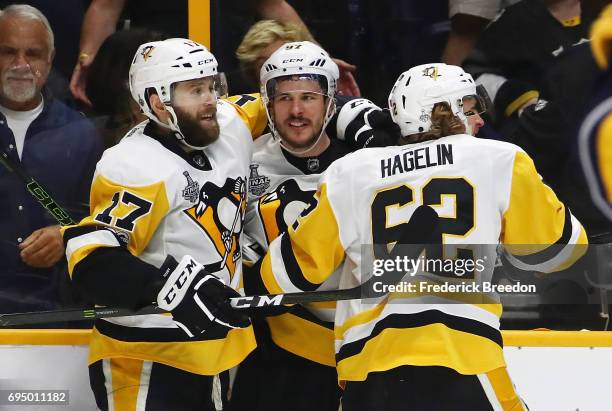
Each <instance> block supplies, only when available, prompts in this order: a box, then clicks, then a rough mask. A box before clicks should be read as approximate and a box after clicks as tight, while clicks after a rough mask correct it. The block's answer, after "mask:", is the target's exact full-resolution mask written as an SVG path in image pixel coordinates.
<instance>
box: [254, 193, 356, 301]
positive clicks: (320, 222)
mask: <svg viewBox="0 0 612 411" xmlns="http://www.w3.org/2000/svg"><path fill="white" fill-rule="evenodd" d="M316 197H317V206H316V207H314V208H312V209H311V210H309V209H306V210H305V211H304V213H303V214H302V215H301V216H300V217H298V220H297V221H296V222H295V223H294V224H293V225H292V226H291V227H290V228H289V229H288V230H287V232H285V233H283V234H281V235H280V236H279V237H277V238H276V239H275V240H274V241H272V243H270V247H269V249H268V253H267V254H266V255H265V257H264V258H263V259H262V260H261V266H260V274H261V279H262V281H263V284H264V286H265V288H266V289H267V291H269V292H270V293H286V292H301V291H313V290H315V289H317V288H318V287H319V285H320V284H321V283H323V282H324V281H325V280H326V279H327V278H328V277H330V276H331V275H332V273H333V272H334V271H335V270H336V269H337V268H338V267H339V266H340V264H341V263H342V262H343V261H344V257H345V247H344V246H343V245H342V242H341V240H340V230H339V226H338V218H337V217H336V213H335V211H334V209H333V207H332V204H331V202H330V201H329V198H328V196H327V185H326V184H325V182H323V183H322V184H321V185H320V186H319V190H318V191H317V194H316Z"/></svg>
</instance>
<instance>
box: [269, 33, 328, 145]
mask: <svg viewBox="0 0 612 411" xmlns="http://www.w3.org/2000/svg"><path fill="white" fill-rule="evenodd" d="M339 75H340V74H339V70H338V66H337V65H336V63H335V62H334V61H333V60H332V58H331V57H330V56H329V54H328V53H327V52H326V51H325V50H323V49H322V48H321V47H319V46H317V45H316V44H314V43H312V42H310V41H296V42H292V43H286V44H284V45H282V46H281V47H280V48H279V49H278V50H276V51H275V52H274V53H272V55H271V56H270V57H269V58H268V60H266V61H265V62H264V64H263V66H262V67H261V73H260V82H261V96H262V99H263V102H264V106H265V107H266V114H267V115H268V121H269V125H270V130H271V131H272V134H274V135H275V136H278V133H277V130H276V127H275V124H274V119H273V118H272V116H271V113H270V109H269V103H270V101H271V100H272V99H273V98H274V94H275V92H276V86H277V84H278V82H279V81H280V80H283V79H290V78H292V77H293V78H296V79H300V80H302V79H304V80H315V81H318V82H319V84H320V85H321V89H322V90H323V94H324V95H325V96H326V97H328V102H327V108H326V112H325V119H324V122H323V128H322V130H321V134H320V135H319V138H320V137H321V135H323V131H324V130H325V127H326V126H327V124H328V123H329V121H330V120H331V118H332V116H333V115H334V112H335V96H336V88H337V81H338V77H339ZM318 140H319V139H317V140H316V141H315V142H314V143H313V145H312V146H314V145H316V142H317V141H318ZM281 142H282V139H281ZM285 148H287V147H285ZM308 150H309V149H307V150H304V151H303V152H306V151H308ZM289 151H291V150H289Z"/></svg>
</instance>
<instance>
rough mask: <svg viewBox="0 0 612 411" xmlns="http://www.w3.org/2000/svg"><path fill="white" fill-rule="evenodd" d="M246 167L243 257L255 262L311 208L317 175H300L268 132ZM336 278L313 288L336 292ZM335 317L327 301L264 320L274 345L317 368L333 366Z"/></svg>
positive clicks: (331, 303)
mask: <svg viewBox="0 0 612 411" xmlns="http://www.w3.org/2000/svg"><path fill="white" fill-rule="evenodd" d="M343 154H344V153H343ZM334 160H335V159H334ZM313 161H318V160H313ZM250 167H251V170H250V176H249V189H248V190H249V196H248V206H247V212H246V220H245V226H244V227H245V228H244V233H245V239H244V242H243V250H244V255H245V259H246V260H251V261H253V262H255V261H257V260H259V259H260V258H261V257H262V256H263V254H264V253H265V252H266V251H267V249H268V245H269V244H270V243H271V242H272V241H273V240H274V239H275V238H276V237H278V236H279V235H280V234H281V233H283V232H285V231H286V230H287V228H288V227H290V226H291V224H293V223H294V222H295V221H296V220H297V218H298V216H299V215H300V213H302V212H303V211H304V210H305V209H307V208H314V207H315V206H316V199H315V197H314V195H315V193H316V190H317V186H318V183H319V180H320V178H321V174H320V173H313V174H304V172H302V171H301V170H300V169H298V168H297V167H295V166H294V165H292V164H291V163H290V162H289V161H287V159H286V158H285V156H284V154H283V152H282V149H281V147H280V144H279V141H278V139H275V138H274V137H273V136H272V134H266V135H264V136H262V137H260V138H259V139H257V140H256V141H255V144H254V152H253V161H252V162H251V166H250ZM338 275H339V272H338V273H336V275H332V276H331V277H330V278H329V279H328V280H326V281H325V282H324V283H323V284H321V285H320V286H319V288H318V289H321V290H328V289H337V288H338ZM334 315H335V303H334V302H326V303H313V304H308V305H306V306H305V307H301V306H296V307H294V308H293V309H292V311H291V312H289V313H284V314H281V315H276V316H269V317H267V318H266V320H267V321H268V324H269V326H270V332H271V336H272V339H273V341H274V342H275V343H276V344H277V345H278V346H279V347H282V348H283V349H285V350H287V351H289V352H292V353H294V354H296V355H299V356H301V357H304V358H307V359H310V360H312V361H315V362H318V363H320V364H325V365H329V366H335V364H336V361H335V356H334V349H333V338H334V335H333V321H334Z"/></svg>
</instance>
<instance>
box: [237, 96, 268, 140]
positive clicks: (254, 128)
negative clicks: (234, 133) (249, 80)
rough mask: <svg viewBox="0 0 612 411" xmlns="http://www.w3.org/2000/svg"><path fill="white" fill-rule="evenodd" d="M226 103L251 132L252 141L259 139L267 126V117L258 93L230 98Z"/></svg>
mask: <svg viewBox="0 0 612 411" xmlns="http://www.w3.org/2000/svg"><path fill="white" fill-rule="evenodd" d="M227 101H228V102H229V103H230V104H231V105H232V107H234V109H235V110H236V112H237V113H238V116H239V117H240V118H241V119H242V121H243V122H244V124H246V126H247V128H248V129H249V130H250V131H251V135H252V136H253V139H256V138H258V137H260V136H261V135H262V134H263V132H264V130H265V129H266V127H267V126H268V116H267V115H266V109H265V107H264V105H263V100H262V99H261V95H260V94H259V93H253V94H239V95H236V96H230V97H228V98H227Z"/></svg>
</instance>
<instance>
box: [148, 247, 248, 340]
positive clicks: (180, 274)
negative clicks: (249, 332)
mask: <svg viewBox="0 0 612 411" xmlns="http://www.w3.org/2000/svg"><path fill="white" fill-rule="evenodd" d="M161 270H162V273H163V276H164V278H165V279H166V281H165V283H164V285H163V286H162V289H161V291H160V292H159V293H158V294H157V305H158V307H159V308H162V309H164V310H166V311H170V312H171V313H172V318H173V320H174V322H175V323H176V325H178V326H179V327H180V328H181V329H182V330H183V331H185V333H187V335H188V336H189V337H196V336H198V335H199V334H201V333H203V332H205V331H206V330H207V329H209V328H211V327H213V326H218V325H221V326H223V327H227V328H243V327H247V326H248V325H249V324H250V323H251V322H250V320H249V317H248V316H247V315H246V314H244V313H243V312H241V311H239V310H236V309H234V308H232V307H231V305H230V298H232V297H240V294H238V293H237V292H236V291H235V290H234V289H233V288H230V287H228V286H226V285H225V284H224V283H223V281H221V280H220V279H219V277H217V276H215V275H213V274H211V273H209V272H207V271H206V270H205V269H204V267H203V266H202V265H201V264H199V263H198V262H197V261H195V260H194V259H193V258H192V257H191V256H189V255H186V256H184V257H183V259H182V260H181V261H180V263H178V264H177V262H176V260H175V259H174V258H172V257H171V256H168V258H166V261H165V262H164V265H163V266H162V268H161ZM217 324H218V325H217Z"/></svg>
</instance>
